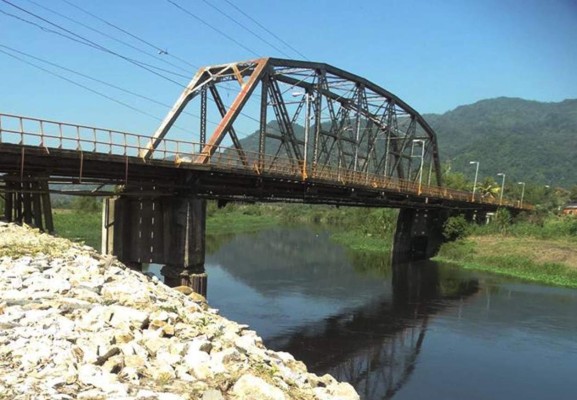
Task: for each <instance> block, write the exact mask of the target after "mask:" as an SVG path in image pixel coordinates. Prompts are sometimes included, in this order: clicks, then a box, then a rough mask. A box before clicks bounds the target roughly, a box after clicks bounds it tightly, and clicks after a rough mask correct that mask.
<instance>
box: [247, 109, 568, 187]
mask: <svg viewBox="0 0 577 400" xmlns="http://www.w3.org/2000/svg"><path fill="white" fill-rule="evenodd" d="M423 116H424V118H425V119H426V120H427V122H428V123H429V124H430V125H431V126H432V127H433V129H434V130H435V132H437V136H438V141H439V150H440V155H441V162H442V163H447V162H450V163H451V169H452V171H455V172H463V173H464V174H465V175H466V176H468V177H469V178H471V179H472V178H473V176H474V167H473V166H471V165H470V164H469V161H479V162H480V170H479V177H480V179H482V178H483V177H485V176H493V177H494V178H495V179H496V180H497V177H496V174H497V173H498V172H504V173H505V174H506V175H507V180H508V182H515V181H526V182H528V183H529V182H533V183H540V184H543V185H556V186H563V187H566V188H569V187H571V186H573V185H577V99H571V100H564V101H562V102H559V103H542V102H538V101H529V100H523V99H518V98H507V97H499V98H496V99H488V100H481V101H479V102H477V103H474V104H470V105H464V106H460V107H457V108H456V109H454V110H452V111H448V112H446V113H444V114H440V115H439V114H424V115H423ZM268 126H269V131H273V132H274V131H276V130H277V129H276V128H277V126H278V124H277V123H276V121H271V122H269V123H268ZM294 129H295V134H296V136H297V137H299V138H302V137H303V136H304V135H303V131H304V129H303V127H302V126H300V125H295V127H294ZM241 142H242V144H243V147H244V148H245V150H252V151H258V135H256V134H252V135H249V136H248V137H245V138H244V139H242V140H241Z"/></svg>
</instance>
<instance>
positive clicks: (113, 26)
mask: <svg viewBox="0 0 577 400" xmlns="http://www.w3.org/2000/svg"><path fill="white" fill-rule="evenodd" d="M61 1H63V2H65V3H66V4H68V5H70V6H71V7H74V8H76V9H77V10H80V11H82V12H83V13H85V14H87V15H89V16H91V17H92V18H95V19H97V20H99V21H101V22H103V23H105V24H106V25H108V26H110V27H112V28H114V29H116V30H117V31H119V32H122V33H124V34H125V35H128V36H130V37H131V38H133V39H136V40H138V41H139V42H141V43H144V44H145V45H147V46H149V47H151V48H153V49H155V50H156V51H158V52H159V53H160V54H166V55H168V56H169V57H172V58H174V59H175V60H178V61H180V62H182V63H185V64H187V65H188V66H190V67H193V68H196V69H198V68H199V67H198V66H197V65H194V64H191V63H190V62H188V61H187V60H185V59H183V58H180V57H177V56H175V55H174V54H172V53H170V52H169V51H168V50H167V49H166V48H164V49H163V48H161V47H159V46H157V45H155V44H154V43H151V42H150V41H148V40H146V39H143V38H142V37H140V36H138V35H135V34H133V33H131V32H129V31H127V30H126V29H124V28H121V27H119V26H118V25H115V24H113V23H112V22H109V21H107V20H105V19H104V18H101V17H99V16H98V15H96V14H93V13H91V12H90V11H87V10H85V9H84V8H82V7H80V6H78V5H76V4H74V3H72V2H70V1H68V0H61Z"/></svg>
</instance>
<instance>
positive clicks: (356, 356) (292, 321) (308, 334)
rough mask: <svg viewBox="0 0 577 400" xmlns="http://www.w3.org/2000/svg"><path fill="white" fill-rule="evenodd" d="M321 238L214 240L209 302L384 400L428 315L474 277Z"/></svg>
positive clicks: (320, 369)
mask: <svg viewBox="0 0 577 400" xmlns="http://www.w3.org/2000/svg"><path fill="white" fill-rule="evenodd" d="M327 236H328V235H327V234H326V233H323V232H313V231H310V230H307V229H277V230H268V231H264V232H260V233H256V234H250V235H239V236H236V237H234V238H233V239H232V240H230V242H228V243H223V244H221V246H220V249H219V250H218V251H217V252H216V253H215V254H213V255H209V256H208V257H207V270H208V271H209V276H211V278H210V279H209V285H210V287H209V296H210V298H209V301H210V303H211V304H212V305H213V306H215V307H218V308H220V309H221V312H222V314H224V315H225V316H228V317H230V318H232V319H235V320H237V321H240V322H243V323H248V324H249V325H251V327H253V328H254V329H256V330H257V331H258V332H259V334H260V335H262V336H263V339H264V341H265V343H266V345H267V346H268V347H270V348H272V349H275V350H283V351H288V352H290V353H292V354H293V355H294V356H295V357H296V358H297V359H300V360H302V361H304V362H305V364H307V366H308V367H309V370H310V371H312V372H315V373H318V374H324V373H330V374H331V375H333V376H335V377H336V378H337V379H339V380H344V381H348V382H350V383H351V384H352V385H353V386H355V388H356V389H357V391H358V392H359V394H361V396H362V398H364V399H387V398H390V397H392V396H393V395H394V394H395V393H396V392H397V391H398V390H399V389H400V388H401V387H402V386H403V385H404V384H405V383H406V382H407V381H408V379H409V377H410V376H411V374H412V372H413V370H414V369H415V366H416V365H417V359H418V356H419V353H420V350H421V346H422V345H423V343H424V340H425V334H426V332H427V325H428V322H429V318H430V317H431V315H434V314H436V313H438V312H439V311H441V310H443V309H446V308H447V307H449V306H452V305H454V304H458V303H459V301H461V300H462V299H466V298H468V297H470V296H472V295H474V294H475V293H477V292H478V290H479V285H478V282H477V281H476V280H475V279H468V280H467V279H462V277H458V276H451V273H450V272H447V271H444V270H443V271H442V272H441V271H440V270H439V268H438V267H437V265H436V264H434V263H432V262H413V263H409V264H405V265H395V266H394V267H391V265H390V263H389V259H390V258H389V257H386V256H385V257H383V256H368V255H364V256H359V255H358V254H357V255H351V254H348V253H347V252H346V251H345V250H344V249H343V248H342V247H340V246H338V245H336V244H334V243H332V242H330V241H329V240H328V239H327Z"/></svg>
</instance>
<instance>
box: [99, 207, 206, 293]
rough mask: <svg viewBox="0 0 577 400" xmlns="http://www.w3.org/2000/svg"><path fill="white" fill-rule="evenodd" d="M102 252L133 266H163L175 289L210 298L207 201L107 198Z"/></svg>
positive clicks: (168, 283)
mask: <svg viewBox="0 0 577 400" xmlns="http://www.w3.org/2000/svg"><path fill="white" fill-rule="evenodd" d="M102 229H103V231H102V252H103V253H107V254H113V255H115V256H117V257H118V259H119V260H121V261H122V262H124V263H125V264H127V265H129V266H132V267H135V266H136V267H140V268H141V266H142V264H145V263H154V264H161V265H163V267H162V269H161V273H162V275H163V276H164V280H165V283H166V284H167V285H169V286H182V285H185V286H189V287H191V288H192V289H193V290H194V291H195V292H197V293H200V294H202V295H203V296H206V289H207V275H206V272H205V270H204V252H205V230H206V200H203V199H198V198H194V197H187V196H176V197H158V198H134V197H128V196H120V197H117V198H111V199H106V201H105V206H104V209H103V226H102Z"/></svg>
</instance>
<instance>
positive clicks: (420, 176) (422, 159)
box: [411, 139, 425, 194]
mask: <svg viewBox="0 0 577 400" xmlns="http://www.w3.org/2000/svg"><path fill="white" fill-rule="evenodd" d="M415 143H421V165H420V166H419V192H418V194H421V183H422V181H423V163H424V161H425V141H424V140H423V139H413V146H414V145H415ZM412 153H413V152H412V149H411V155H412Z"/></svg>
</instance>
